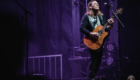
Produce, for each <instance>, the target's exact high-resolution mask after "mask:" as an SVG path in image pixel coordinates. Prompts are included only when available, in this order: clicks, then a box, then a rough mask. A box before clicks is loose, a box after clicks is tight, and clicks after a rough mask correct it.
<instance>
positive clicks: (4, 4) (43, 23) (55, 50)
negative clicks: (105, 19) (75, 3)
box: [0, 0, 72, 79]
mask: <svg viewBox="0 0 140 80" xmlns="http://www.w3.org/2000/svg"><path fill="white" fill-rule="evenodd" d="M15 1H16V2H17V3H19V4H20V5H21V6H22V7H23V8H25V9H26V10H27V11H29V12H30V13H31V14H32V15H33V16H31V15H30V14H27V20H28V21H27V23H28V24H27V27H28V28H27V29H28V55H29V56H40V55H55V54H62V57H63V79H69V77H70V76H71V69H70V65H69V61H68V57H69V54H68V49H69V48H70V47H71V46H72V27H71V26H72V19H71V18H72V13H71V11H72V10H71V6H72V5H71V0H15ZM0 6H1V7H0V11H1V13H0V14H1V38H3V37H4V38H3V39H1V44H2V45H1V46H2V48H1V51H2V53H1V54H2V56H1V57H3V56H7V55H8V56H7V57H8V58H11V57H13V58H15V59H13V58H12V61H17V60H19V59H17V57H19V56H20V58H21V57H22V56H26V55H25V54H26V46H27V45H26V24H25V23H24V20H25V19H26V16H25V11H24V10H23V9H22V8H21V7H20V6H19V5H17V4H16V3H15V2H14V1H13V0H1V1H0ZM14 20H15V21H14ZM11 40H13V41H11ZM15 46H16V47H15ZM18 50H19V51H18ZM11 53H13V54H11ZM17 54H18V55H17ZM19 54H21V55H19ZM11 55H12V56H11ZM4 59H5V58H4ZM5 60H6V59H5ZM7 61H9V62H7ZM7 61H6V62H3V64H2V65H3V68H4V69H7V68H8V67H5V66H10V67H13V65H14V64H13V65H11V64H12V61H10V59H7ZM17 63H20V62H15V65H16V67H17V66H18V64H17ZM12 69H13V71H11V70H9V71H10V73H13V72H14V73H15V74H16V68H12ZM6 71H8V70H6ZM6 71H3V72H5V74H6ZM13 75H14V74H13Z"/></svg>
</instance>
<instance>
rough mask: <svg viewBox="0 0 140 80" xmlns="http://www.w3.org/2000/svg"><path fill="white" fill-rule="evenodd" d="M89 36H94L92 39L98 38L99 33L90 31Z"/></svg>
mask: <svg viewBox="0 0 140 80" xmlns="http://www.w3.org/2000/svg"><path fill="white" fill-rule="evenodd" d="M90 37H92V38H94V39H98V37H99V34H98V33H97V32H91V33H90Z"/></svg>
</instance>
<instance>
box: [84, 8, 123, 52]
mask: <svg viewBox="0 0 140 80" xmlns="http://www.w3.org/2000/svg"><path fill="white" fill-rule="evenodd" d="M122 11H123V9H122V8H120V9H118V10H117V11H116V13H115V14H116V15H117V14H121V13H122ZM112 18H113V19H114V18H115V17H114V16H112ZM108 24H109V23H108V22H107V23H106V24H105V25H104V26H102V25H98V26H97V27H96V28H95V30H94V31H92V32H97V33H98V34H99V37H98V38H97V39H94V38H91V37H87V36H85V38H84V44H85V45H86V46H87V47H88V48H90V49H92V50H97V49H99V48H100V47H101V46H102V44H103V41H104V39H105V37H106V36H107V35H108V32H106V31H105V29H106V27H107V26H108Z"/></svg>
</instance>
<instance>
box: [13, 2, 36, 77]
mask: <svg viewBox="0 0 140 80" xmlns="http://www.w3.org/2000/svg"><path fill="white" fill-rule="evenodd" d="M13 1H14V2H15V3H16V4H17V5H19V6H20V7H21V8H22V9H23V10H24V11H25V16H26V18H25V23H26V32H25V36H26V73H25V76H26V77H27V78H29V72H28V19H27V14H30V15H31V16H33V14H31V13H30V12H29V11H28V10H26V9H25V8H24V7H22V6H21V5H20V4H19V3H18V2H16V1H15V0H13Z"/></svg>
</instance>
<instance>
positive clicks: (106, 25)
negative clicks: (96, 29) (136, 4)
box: [101, 16, 114, 31]
mask: <svg viewBox="0 0 140 80" xmlns="http://www.w3.org/2000/svg"><path fill="white" fill-rule="evenodd" d="M111 18H113V19H114V16H112V17H111ZM108 25H109V23H108V22H107V23H106V24H105V25H104V27H103V29H102V30H101V31H104V30H105V29H106V27H107V26H108Z"/></svg>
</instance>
